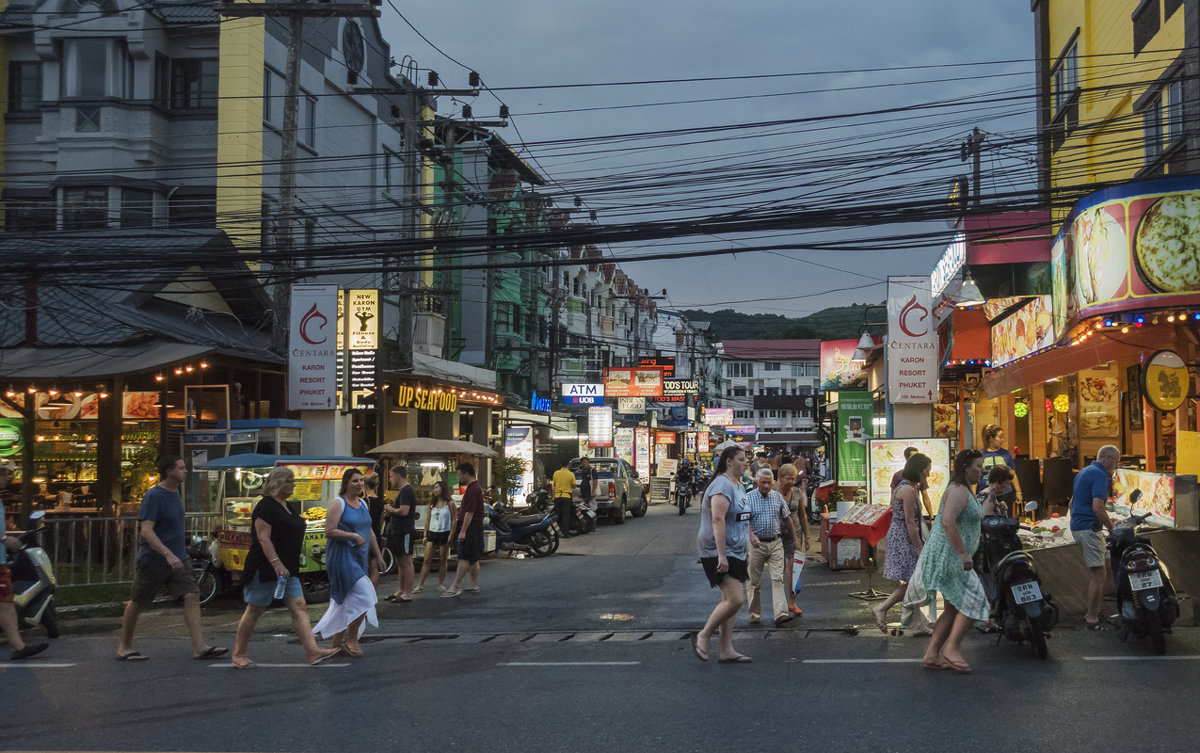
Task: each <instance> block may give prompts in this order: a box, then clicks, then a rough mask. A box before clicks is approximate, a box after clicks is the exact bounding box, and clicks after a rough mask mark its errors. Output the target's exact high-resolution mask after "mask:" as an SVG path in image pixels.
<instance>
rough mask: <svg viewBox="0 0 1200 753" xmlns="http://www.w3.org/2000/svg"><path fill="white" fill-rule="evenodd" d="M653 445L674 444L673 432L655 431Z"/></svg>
mask: <svg viewBox="0 0 1200 753" xmlns="http://www.w3.org/2000/svg"><path fill="white" fill-rule="evenodd" d="M654 443H655V444H675V432H673V431H656V432H654Z"/></svg>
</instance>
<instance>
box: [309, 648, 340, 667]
mask: <svg viewBox="0 0 1200 753" xmlns="http://www.w3.org/2000/svg"><path fill="white" fill-rule="evenodd" d="M340 653H341V649H336V648H331V649H328V650H327V651H318V652H317V653H315V654H313V655H312V656H310V657H308V664H309V666H310V667H315V666H317V665H319V664H324V663H325V662H327V661H329V660H330V659H332V658H333V657H335V656H337V655H338V654H340Z"/></svg>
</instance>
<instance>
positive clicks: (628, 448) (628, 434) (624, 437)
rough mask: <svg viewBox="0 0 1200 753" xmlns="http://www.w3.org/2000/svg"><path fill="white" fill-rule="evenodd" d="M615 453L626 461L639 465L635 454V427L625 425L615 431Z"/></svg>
mask: <svg viewBox="0 0 1200 753" xmlns="http://www.w3.org/2000/svg"><path fill="white" fill-rule="evenodd" d="M613 454H614V455H616V456H617V457H619V458H621V459H622V460H624V461H625V462H626V463H629V464H630V465H632V466H634V467H635V468H636V467H637V463H635V462H634V461H635V460H636V458H635V457H634V455H633V429H631V428H628V427H624V428H618V429H616V430H615V431H613Z"/></svg>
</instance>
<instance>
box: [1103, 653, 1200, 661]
mask: <svg viewBox="0 0 1200 753" xmlns="http://www.w3.org/2000/svg"><path fill="white" fill-rule="evenodd" d="M1083 660H1084V661H1200V655H1194V654H1193V655H1188V654H1185V655H1183V656H1085V657H1083Z"/></svg>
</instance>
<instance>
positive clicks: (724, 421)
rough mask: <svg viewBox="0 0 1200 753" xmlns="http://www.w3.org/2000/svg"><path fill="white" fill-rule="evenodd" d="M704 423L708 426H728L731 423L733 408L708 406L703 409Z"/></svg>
mask: <svg viewBox="0 0 1200 753" xmlns="http://www.w3.org/2000/svg"><path fill="white" fill-rule="evenodd" d="M704 423H706V424H708V425H709V426H729V425H730V424H732V423H733V408H708V409H706V410H705V411H704Z"/></svg>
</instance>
